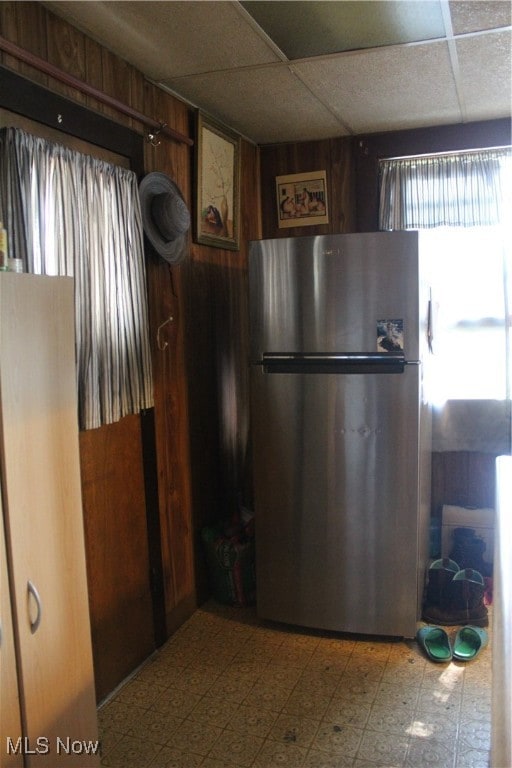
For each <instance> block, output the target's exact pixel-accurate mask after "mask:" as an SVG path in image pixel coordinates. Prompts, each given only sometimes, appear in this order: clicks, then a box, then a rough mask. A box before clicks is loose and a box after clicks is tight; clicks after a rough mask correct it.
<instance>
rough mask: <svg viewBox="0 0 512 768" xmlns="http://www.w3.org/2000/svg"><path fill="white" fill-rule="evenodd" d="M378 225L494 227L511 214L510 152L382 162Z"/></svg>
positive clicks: (380, 226)
mask: <svg viewBox="0 0 512 768" xmlns="http://www.w3.org/2000/svg"><path fill="white" fill-rule="evenodd" d="M379 171H380V211H379V228H380V229H384V230H388V229H430V228H432V227H481V226H494V225H497V224H500V223H502V222H504V219H505V216H510V208H511V204H512V199H511V185H510V181H507V179H510V177H511V175H512V150H511V148H510V147H508V148H504V149H493V150H481V151H476V152H465V153H457V154H446V155H431V156H428V157H427V156H425V157H406V158H395V159H390V160H381V161H380V163H379Z"/></svg>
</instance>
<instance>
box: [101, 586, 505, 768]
mask: <svg viewBox="0 0 512 768" xmlns="http://www.w3.org/2000/svg"><path fill="white" fill-rule="evenodd" d="M450 631H451V630H450ZM490 702H491V651H490V647H488V648H486V649H485V650H484V651H483V652H482V653H481V654H480V655H479V657H478V658H477V659H475V660H474V661H473V662H469V663H466V664H464V663H458V662H452V663H450V664H447V665H444V664H443V665H441V664H434V663H432V662H430V661H429V660H427V659H426V658H425V657H424V656H423V655H422V653H421V651H420V649H419V648H418V646H417V644H416V643H415V642H413V641H398V640H397V641H391V642H389V641H384V640H382V639H374V638H355V637H353V636H347V635H336V634H334V633H325V632H324V633H323V632H310V631H306V630H301V629H298V630H297V629H294V630H293V631H292V630H291V629H290V628H287V627H285V626H283V625H275V624H270V623H266V622H261V621H259V620H258V619H257V617H256V612H255V610H254V609H253V608H244V609H241V608H232V607H226V606H220V605H218V604H217V603H215V602H213V601H211V602H208V603H206V604H205V605H204V606H202V607H201V608H200V609H199V610H197V611H196V612H195V613H194V615H193V616H192V617H191V618H190V619H189V621H187V622H186V624H184V625H183V626H182V627H181V628H180V630H179V631H178V632H176V634H175V635H173V636H172V638H170V640H169V641H168V642H167V643H166V645H165V646H164V647H163V648H162V649H161V650H160V651H159V652H157V653H156V654H155V655H154V656H153V657H152V658H151V659H150V660H149V661H148V663H147V664H145V665H144V666H143V667H142V668H141V669H140V670H139V671H138V673H137V674H136V675H135V676H134V677H132V678H131V679H130V680H129V681H128V682H126V683H125V684H124V685H123V686H122V687H121V688H120V689H119V690H118V691H117V692H116V694H115V695H114V696H112V697H111V698H110V699H109V700H108V701H107V702H106V703H105V704H104V705H102V706H101V707H100V709H99V712H98V715H99V721H100V733H101V738H102V765H103V766H111V768H114V767H118V768H146V767H147V768H196V766H201V768H273V767H274V766H276V767H277V766H280V767H281V768H345V766H354V768H365V767H367V768H375V766H387V768H395V767H396V768H401V767H403V768H424V767H425V768H427V766H428V768H487V766H488V765H489V747H490Z"/></svg>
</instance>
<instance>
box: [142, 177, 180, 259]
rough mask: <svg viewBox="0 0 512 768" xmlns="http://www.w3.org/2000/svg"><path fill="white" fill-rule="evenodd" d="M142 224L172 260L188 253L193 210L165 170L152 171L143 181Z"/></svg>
mask: <svg viewBox="0 0 512 768" xmlns="http://www.w3.org/2000/svg"><path fill="white" fill-rule="evenodd" d="M139 195H140V205H141V211H142V224H143V226H144V232H145V233H146V236H147V238H148V240H149V242H150V243H151V245H152V246H153V248H154V249H155V251H156V252H157V253H158V255H159V256H161V257H162V258H163V259H165V261H167V262H169V264H179V263H180V262H181V261H183V259H184V258H185V256H186V253H187V249H186V246H187V232H188V230H189V229H190V212H189V210H188V208H187V204H186V203H185V200H184V199H183V196H182V194H181V192H180V190H179V188H178V187H177V186H176V184H175V183H174V182H173V180H172V179H171V178H170V177H169V176H167V175H166V174H165V173H157V172H155V173H148V174H147V176H144V178H143V179H142V181H141V182H140V184H139Z"/></svg>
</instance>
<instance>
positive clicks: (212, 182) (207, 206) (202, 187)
mask: <svg viewBox="0 0 512 768" xmlns="http://www.w3.org/2000/svg"><path fill="white" fill-rule="evenodd" d="M195 166H196V212H195V239H196V242H198V243H202V244H203V245H213V246H216V247H217V248H228V249H230V250H234V251H237V250H238V249H239V247H240V233H239V220H240V136H238V135H237V134H235V133H232V132H231V131H229V130H228V129H227V128H224V127H223V126H221V125H220V124H219V123H216V122H215V121H213V120H211V119H210V118H206V117H205V116H204V115H202V114H201V113H200V112H198V115H197V141H196V164H195Z"/></svg>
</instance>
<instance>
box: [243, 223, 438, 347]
mask: <svg viewBox="0 0 512 768" xmlns="http://www.w3.org/2000/svg"><path fill="white" fill-rule="evenodd" d="M418 265H419V262H418V234H417V232H375V233H365V234H353V235H352V234H350V235H328V236H318V237H296V238H284V239H274V240H262V241H254V242H252V243H251V246H250V257H249V287H250V319H251V350H250V354H251V359H252V360H253V361H257V360H261V357H262V355H263V354H264V353H271V352H276V353H280V352H306V353H314V352H321V353H339V352H347V353H348V352H376V351H378V343H377V338H378V334H379V332H380V331H379V328H380V327H381V326H382V324H384V325H385V324H386V323H387V322H389V323H391V324H396V325H397V326H400V327H401V329H402V334H401V335H402V342H403V351H404V354H405V356H406V358H407V359H408V360H417V359H418V358H419V346H418V339H419V335H420V313H421V316H422V318H423V316H424V315H425V316H426V304H425V306H424V307H421V308H420V307H419V266H418Z"/></svg>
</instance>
